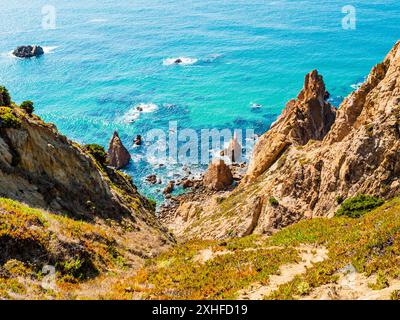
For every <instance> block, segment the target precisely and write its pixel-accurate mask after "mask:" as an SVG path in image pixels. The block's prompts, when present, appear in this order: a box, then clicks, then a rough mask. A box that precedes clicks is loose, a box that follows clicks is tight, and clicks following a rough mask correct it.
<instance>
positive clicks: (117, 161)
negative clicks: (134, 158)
mask: <svg viewBox="0 0 400 320" xmlns="http://www.w3.org/2000/svg"><path fill="white" fill-rule="evenodd" d="M129 161H131V155H130V153H129V151H128V150H127V149H126V148H125V146H124V145H123V143H122V141H121V139H120V137H119V135H118V132H117V131H115V132H114V135H113V137H112V138H111V141H110V146H109V148H108V164H109V165H110V166H111V167H114V168H116V169H122V168H124V167H126V166H127V165H128V164H129Z"/></svg>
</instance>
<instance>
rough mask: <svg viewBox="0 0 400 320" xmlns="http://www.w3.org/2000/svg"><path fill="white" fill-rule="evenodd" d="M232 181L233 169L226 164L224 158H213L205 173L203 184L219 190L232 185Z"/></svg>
mask: <svg viewBox="0 0 400 320" xmlns="http://www.w3.org/2000/svg"><path fill="white" fill-rule="evenodd" d="M232 183H233V176H232V172H231V169H229V167H228V166H227V165H226V164H225V162H224V160H221V159H215V160H213V161H212V163H210V165H209V166H208V169H207V172H206V173H205V174H204V177H203V185H204V186H205V187H207V188H208V189H211V190H216V191H219V190H225V189H226V188H228V187H230V186H231V185H232Z"/></svg>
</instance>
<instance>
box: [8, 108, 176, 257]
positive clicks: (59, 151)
mask: <svg viewBox="0 0 400 320" xmlns="http://www.w3.org/2000/svg"><path fill="white" fill-rule="evenodd" d="M11 110H12V114H13V116H14V117H15V118H16V119H18V120H19V122H20V124H19V125H16V126H14V128H13V127H10V126H9V127H4V126H3V127H2V128H0V197H3V198H9V199H13V200H17V201H20V202H23V203H26V204H28V205H29V206H31V207H34V208H40V209H45V210H49V211H50V212H52V213H55V214H62V215H63V216H66V217H68V218H70V219H73V220H84V221H86V222H89V223H93V224H97V225H104V224H112V225H113V228H114V231H115V234H118V233H119V232H122V230H123V229H126V230H127V231H126V232H125V233H124V237H125V236H128V235H129V237H130V239H131V240H134V239H136V240H137V241H138V242H140V243H137V244H135V243H132V249H133V248H135V247H137V245H139V247H141V248H143V250H142V249H137V250H136V249H135V250H136V251H137V254H138V255H141V254H143V255H144V256H145V255H146V254H144V251H148V250H150V251H151V250H153V249H154V251H155V252H156V251H157V250H159V249H160V248H161V247H162V246H163V245H165V244H166V243H168V242H170V240H171V237H170V235H169V234H168V232H167V230H166V229H165V228H164V227H162V225H161V224H160V223H159V222H158V220H157V219H156V217H155V214H154V211H155V206H154V204H153V203H150V202H149V201H148V200H147V199H145V198H144V197H142V196H141V195H140V194H139V193H138V192H137V190H136V187H135V186H134V185H133V184H132V181H131V179H130V178H129V177H127V176H126V175H124V174H123V173H121V172H119V171H117V170H114V169H112V168H109V167H106V166H105V165H103V164H101V163H99V162H98V161H97V160H96V159H95V158H94V157H93V156H92V155H90V154H89V153H87V152H85V151H83V148H81V147H80V146H79V145H78V144H76V143H73V142H71V141H69V140H68V139H67V138H66V137H65V136H63V135H61V134H60V133H59V132H58V131H57V129H56V128H55V127H54V126H53V125H51V124H46V123H44V122H43V121H42V120H41V119H40V118H38V117H37V116H35V115H29V114H27V113H25V112H24V111H23V110H22V109H19V108H18V107H17V106H13V107H12V109H11ZM0 127H1V126H0ZM144 239H147V240H146V241H144ZM133 242H134V241H133ZM0 245H1V244H0ZM142 246H143V247H142Z"/></svg>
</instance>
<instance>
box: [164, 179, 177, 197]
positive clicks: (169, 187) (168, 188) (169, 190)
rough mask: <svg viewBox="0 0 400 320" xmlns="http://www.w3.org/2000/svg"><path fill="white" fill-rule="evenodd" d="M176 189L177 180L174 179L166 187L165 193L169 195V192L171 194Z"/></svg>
mask: <svg viewBox="0 0 400 320" xmlns="http://www.w3.org/2000/svg"><path fill="white" fill-rule="evenodd" d="M174 189H175V182H174V181H170V182H169V183H168V185H167V186H166V187H165V189H164V191H163V193H164V194H167V195H168V194H171V193H172V191H174Z"/></svg>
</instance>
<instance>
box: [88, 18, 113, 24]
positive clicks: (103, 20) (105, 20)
mask: <svg viewBox="0 0 400 320" xmlns="http://www.w3.org/2000/svg"><path fill="white" fill-rule="evenodd" d="M107 21H108V20H107V19H101V18H98V19H92V20H89V21H88V22H89V23H101V22H107Z"/></svg>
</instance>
